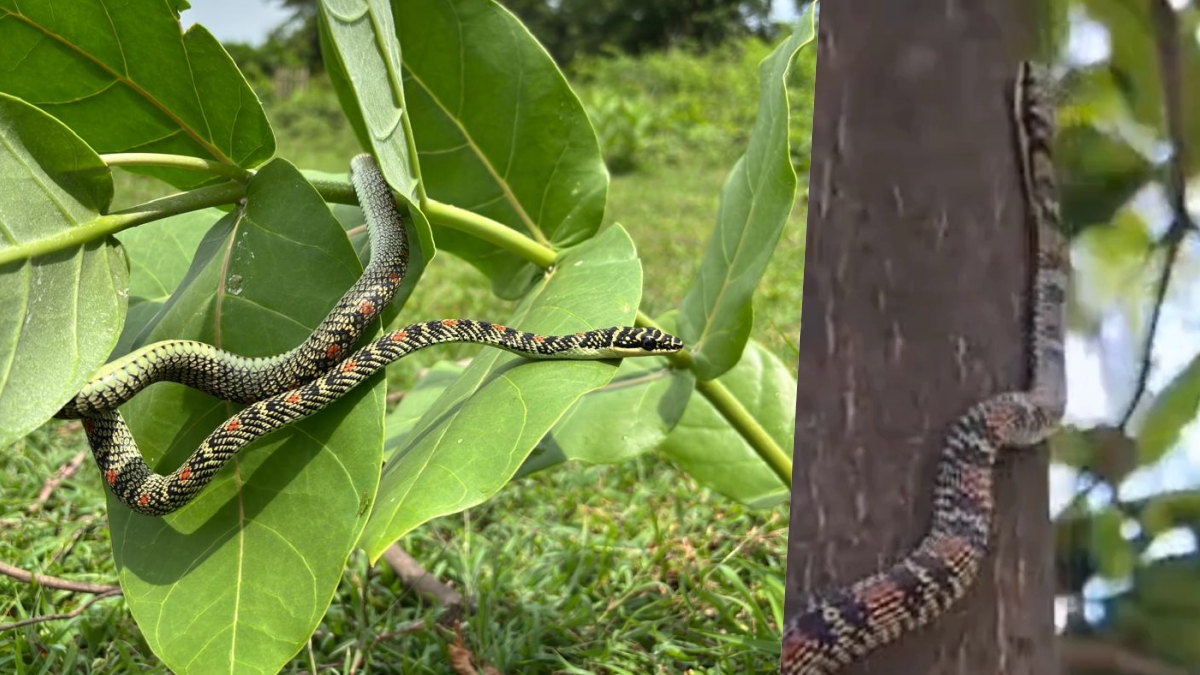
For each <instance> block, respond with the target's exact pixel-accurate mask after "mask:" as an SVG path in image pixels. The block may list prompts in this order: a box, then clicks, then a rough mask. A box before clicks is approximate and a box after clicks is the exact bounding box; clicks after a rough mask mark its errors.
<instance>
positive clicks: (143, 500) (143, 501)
mask: <svg viewBox="0 0 1200 675" xmlns="http://www.w3.org/2000/svg"><path fill="white" fill-rule="evenodd" d="M149 502H150V495H148V494H146V493H145V492H143V493H142V496H140V497H138V503H139V504H141V505H142V506H145V505H146V504H147V503H149Z"/></svg>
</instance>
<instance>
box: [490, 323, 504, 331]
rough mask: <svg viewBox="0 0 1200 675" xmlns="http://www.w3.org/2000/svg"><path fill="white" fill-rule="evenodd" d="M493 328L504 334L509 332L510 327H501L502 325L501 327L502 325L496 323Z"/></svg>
mask: <svg viewBox="0 0 1200 675" xmlns="http://www.w3.org/2000/svg"><path fill="white" fill-rule="evenodd" d="M492 328H495V329H496V330H498V331H500V332H501V333H503V332H504V331H506V330H508V326H501V325H500V324H498V323H494V324H492Z"/></svg>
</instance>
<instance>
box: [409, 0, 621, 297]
mask: <svg viewBox="0 0 1200 675" xmlns="http://www.w3.org/2000/svg"><path fill="white" fill-rule="evenodd" d="M392 10H393V11H394V12H395V16H396V29H397V34H398V35H399V37H400V44H402V45H403V46H404V89H405V91H406V93H407V97H408V99H407V100H408V105H409V113H410V114H411V121H412V129H413V136H414V137H415V140H416V144H417V151H418V153H419V157H420V162H421V175H422V179H423V181H424V185H425V191H426V192H427V193H428V194H429V196H430V197H432V198H434V199H437V200H439V201H442V202H446V203H448V204H452V205H454V206H458V207H460V208H464V209H467V210H469V211H473V212H475V213H478V214H479V215H482V216H486V217H488V218H491V219H493V220H495V221H497V222H501V223H504V224H506V225H508V226H509V227H511V228H513V229H515V230H517V231H520V232H522V233H524V234H526V235H528V236H529V237H531V238H532V239H534V240H535V241H537V242H538V243H540V244H543V245H546V246H553V247H570V246H573V245H576V244H579V243H581V242H583V241H585V240H587V239H589V238H590V237H592V236H593V235H595V234H596V232H597V231H598V230H599V228H600V223H601V219H602V218H603V216H604V202H605V198H606V194H607V190H608V173H607V171H606V170H605V168H604V162H603V160H602V159H601V156H600V147H599V145H598V143H597V141H596V136H595V134H594V133H593V131H592V126H591V123H590V122H588V118H587V114H586V113H585V112H584V109H583V106H582V105H581V104H580V102H579V99H578V98H576V96H575V94H574V92H572V91H571V88H570V86H569V85H568V84H567V81H566V79H565V78H564V77H563V75H562V73H561V72H560V71H559V70H558V67H557V66H555V65H554V61H553V60H552V59H551V58H550V55H549V54H547V53H546V51H545V50H544V49H543V48H542V47H541V45H539V44H538V43H537V41H536V40H535V39H534V38H533V36H532V35H530V33H529V31H528V30H527V29H526V28H525V27H524V26H523V25H522V24H521V22H520V21H518V20H517V19H516V17H514V16H513V15H512V14H510V13H509V12H508V11H507V10H506V9H504V8H503V7H501V6H500V5H498V4H496V3H495V2H492V1H491V0H405V1H403V2H400V1H398V0H394V1H393V2H392ZM438 244H439V245H440V246H442V247H443V248H445V249H446V250H448V251H452V252H453V253H454V254H455V255H457V256H459V257H461V258H463V259H464V260H467V261H468V262H470V263H471V264H472V265H474V266H475V267H477V268H479V270H481V271H482V272H483V273H484V274H486V275H488V277H489V278H491V279H492V280H493V282H494V283H495V284H496V291H497V292H498V293H500V294H501V295H502V296H503V297H506V298H513V297H516V296H519V295H520V294H521V293H523V292H524V291H525V290H526V288H527V287H528V281H529V279H530V278H532V276H533V275H534V274H535V272H534V271H531V269H530V268H529V267H528V263H527V262H526V261H524V260H523V259H521V258H519V257H517V256H514V255H512V254H509V253H505V252H500V251H497V249H496V248H495V247H494V246H493V245H492V244H489V243H487V242H484V241H481V240H480V239H478V238H476V237H472V236H468V235H465V234H462V233H459V232H454V231H451V230H446V229H442V230H439V231H438ZM521 270H525V271H526V272H528V273H524V272H523V273H518V272H519V271H521Z"/></svg>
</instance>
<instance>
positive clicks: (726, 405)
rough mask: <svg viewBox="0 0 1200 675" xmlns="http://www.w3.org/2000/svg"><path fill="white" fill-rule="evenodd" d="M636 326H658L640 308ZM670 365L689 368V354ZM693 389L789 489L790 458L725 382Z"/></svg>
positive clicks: (681, 354)
mask: <svg viewBox="0 0 1200 675" xmlns="http://www.w3.org/2000/svg"><path fill="white" fill-rule="evenodd" d="M637 325H639V326H645V327H647V328H658V329H659V330H661V329H662V328H661V327H660V326H659V325H658V324H657V323H655V322H654V320H653V319H651V318H650V317H649V316H646V314H644V313H643V312H642V311H641V310H638V313H637ZM666 358H667V360H668V361H670V362H671V364H672V365H674V366H676V367H679V368H691V365H692V363H693V361H692V355H691V353H690V352H688V351H687V350H686V349H685V350H683V351H681V352H679V353H677V354H674V355H672V356H668V357H666ZM696 390H697V391H699V392H700V394H701V395H702V396H704V398H706V399H708V402H709V403H711V404H712V405H713V407H714V408H716V409H717V412H718V413H719V414H720V415H721V417H724V418H725V420H726V421H727V422H729V423H730V424H731V425H733V428H734V429H737V430H738V433H740V434H741V435H742V438H745V439H746V442H747V443H749V444H750V447H751V448H753V449H754V452H756V453H757V454H758V456H759V458H760V459H762V461H764V462H766V463H767V466H769V467H771V470H772V471H774V472H775V475H776V476H778V477H779V480H781V481H783V484H784V485H786V486H787V487H788V490H791V489H792V460H791V459H790V458H789V457H788V456H787V453H785V452H784V451H783V448H781V447H779V444H778V443H776V442H775V439H773V438H771V435H770V434H768V433H767V430H766V429H763V428H762V425H761V424H759V423H758V420H756V419H755V418H754V415H751V414H750V411H749V410H746V408H745V407H744V406H743V405H742V404H741V403H740V402H739V401H738V400H737V398H736V397H734V395H733V394H732V393H731V392H730V391H729V390H728V389H726V388H725V385H723V384H721V383H720V382H718V381H716V380H696Z"/></svg>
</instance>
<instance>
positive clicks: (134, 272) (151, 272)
mask: <svg viewBox="0 0 1200 675" xmlns="http://www.w3.org/2000/svg"><path fill="white" fill-rule="evenodd" d="M224 215H225V213H224V212H223V211H221V210H219V209H204V210H202V211H191V212H189V213H183V214H180V215H178V216H172V217H170V218H164V219H162V220H157V221H154V222H152V223H146V224H144V225H140V226H138V227H135V228H132V229H128V230H125V231H123V232H120V233H118V234H116V235H115V236H116V238H117V241H119V242H121V246H122V247H123V248H124V249H125V253H126V254H127V255H128V256H129V260H130V263H129V314H128V315H127V316H126V318H125V327H124V329H123V330H122V331H121V339H120V340H118V341H117V346H116V348H115V349H114V350H113V354H114V355H117V356H119V355H123V354H127V353H129V352H130V351H132V349H133V346H134V344H137V343H139V342H140V341H141V340H142V339H143V337H144V336H143V335H142V332H143V331H145V330H146V329H147V328H148V327H149V326H150V324H151V323H152V322H154V320H155V317H156V316H158V313H159V312H160V311H162V309H163V307H164V306H166V304H167V301H168V300H169V299H170V298H171V294H172V293H174V292H175V289H176V288H177V287H178V286H179V284H180V282H182V281H183V278H184V275H186V274H187V271H188V267H190V266H191V264H192V259H193V258H194V257H195V255H196V247H198V246H199V245H200V241H201V240H202V239H203V238H204V233H205V231H206V230H207V229H208V227H209V226H211V224H212V223H214V222H216V221H217V220H220V219H221V217H222V216H224Z"/></svg>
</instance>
